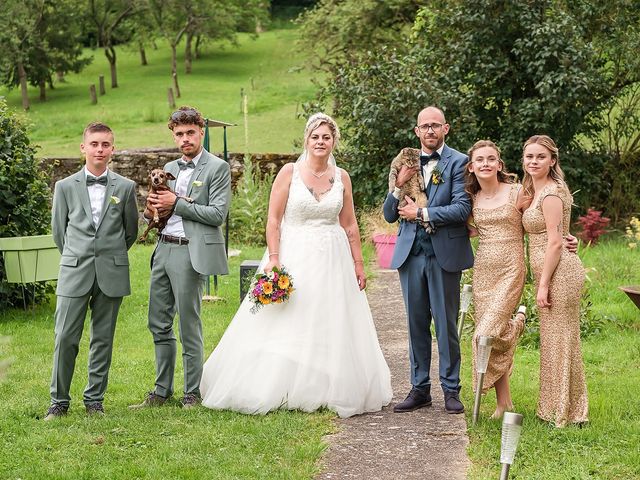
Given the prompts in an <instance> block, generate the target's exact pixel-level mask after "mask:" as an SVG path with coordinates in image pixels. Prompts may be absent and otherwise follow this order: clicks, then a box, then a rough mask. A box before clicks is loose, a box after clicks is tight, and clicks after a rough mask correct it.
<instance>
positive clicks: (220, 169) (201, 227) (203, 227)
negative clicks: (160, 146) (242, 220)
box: [164, 150, 231, 275]
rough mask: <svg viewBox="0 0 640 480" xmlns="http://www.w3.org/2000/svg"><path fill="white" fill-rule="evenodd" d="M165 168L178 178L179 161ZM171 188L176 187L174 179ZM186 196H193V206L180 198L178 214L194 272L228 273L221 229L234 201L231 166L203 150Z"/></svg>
mask: <svg viewBox="0 0 640 480" xmlns="http://www.w3.org/2000/svg"><path fill="white" fill-rule="evenodd" d="M164 169H165V171H167V172H170V173H172V174H173V176H174V177H176V178H178V173H179V172H180V167H179V166H178V160H174V161H172V162H169V163H167V164H166V165H165V166H164ZM170 186H171V188H175V180H174V181H171V182H170ZM187 197H191V198H192V199H193V203H189V202H187V201H186V200H184V199H182V198H181V199H178V202H177V203H176V209H175V213H176V214H177V215H180V216H181V217H182V224H183V226H184V233H185V235H186V237H187V238H188V239H189V256H190V258H191V264H192V266H193V269H194V270H195V271H196V272H198V273H200V274H203V275H224V274H227V273H229V266H228V264H227V252H226V250H225V248H224V235H223V232H222V228H221V226H222V224H223V223H224V222H225V220H226V218H227V213H228V212H229V203H230V201H231V169H230V168H229V164H228V163H227V162H225V161H224V160H222V159H221V158H219V157H216V156H215V155H212V154H211V153H209V152H207V151H206V150H203V151H202V156H201V157H200V160H198V164H197V165H196V168H195V171H194V172H193V175H192V177H191V183H190V184H189V187H188V189H187Z"/></svg>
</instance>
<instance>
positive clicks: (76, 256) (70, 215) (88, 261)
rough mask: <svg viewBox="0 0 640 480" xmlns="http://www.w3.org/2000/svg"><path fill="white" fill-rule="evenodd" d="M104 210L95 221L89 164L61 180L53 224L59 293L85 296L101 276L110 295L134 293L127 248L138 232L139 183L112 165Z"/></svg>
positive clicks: (54, 208)
mask: <svg viewBox="0 0 640 480" xmlns="http://www.w3.org/2000/svg"><path fill="white" fill-rule="evenodd" d="M107 175H108V181H109V183H108V184H107V191H106V194H105V196H104V204H103V206H102V216H101V217H100V220H99V222H98V226H97V227H96V226H95V225H94V223H93V219H92V216H91V202H90V201H89V192H88V190H87V186H86V177H85V173H84V169H82V170H80V171H79V172H77V173H74V174H73V175H70V176H69V177H67V178H64V179H62V180H59V181H58V182H56V185H55V190H54V194H53V210H52V215H51V228H52V231H53V239H54V241H55V243H56V245H57V246H58V250H60V253H61V254H62V257H61V259H60V273H59V275H58V286H57V289H56V294H57V295H61V296H64V297H81V296H83V295H86V294H87V293H88V292H89V290H90V289H91V288H92V287H93V283H94V280H95V279H96V278H97V280H98V286H99V287H100V290H101V291H102V292H103V293H104V294H105V295H107V296H109V297H124V296H125V295H129V294H130V293H131V287H130V283H129V257H128V254H127V251H128V250H129V248H130V247H131V246H132V245H133V244H134V242H135V241H136V237H137V234H138V207H137V204H136V184H135V182H133V181H132V180H129V179H128V178H125V177H123V176H121V175H118V174H117V173H114V172H112V171H111V170H109V172H108V174H107Z"/></svg>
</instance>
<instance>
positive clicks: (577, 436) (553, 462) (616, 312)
mask: <svg viewBox="0 0 640 480" xmlns="http://www.w3.org/2000/svg"><path fill="white" fill-rule="evenodd" d="M581 257H582V260H583V262H584V264H585V266H586V267H587V268H588V276H589V279H590V281H589V282H587V288H589V291H590V294H591V299H592V301H593V302H594V309H595V311H596V312H597V313H599V314H601V315H604V316H606V317H608V318H609V319H610V320H611V323H610V324H609V327H608V328H607V329H606V331H605V332H604V333H602V334H599V335H597V336H592V337H590V338H588V339H586V340H583V342H582V349H583V356H584V363H585V371H586V376H587V385H588V391H589V420H590V421H589V423H588V425H587V426H585V427H584V428H578V427H575V426H570V427H567V428H564V429H557V428H555V427H553V426H551V425H550V424H547V423H545V422H542V421H540V420H538V419H537V417H536V416H535V409H536V402H537V396H538V385H539V382H538V375H539V352H538V351H537V350H532V349H524V348H520V347H519V348H518V349H517V350H516V357H515V363H514V370H513V374H512V377H511V391H512V395H513V401H514V405H515V410H516V411H517V412H518V413H521V414H523V415H524V427H523V433H522V437H521V440H520V445H519V447H518V452H517V454H516V458H515V463H514V465H513V466H512V468H511V478H522V479H527V480H529V479H540V480H543V479H544V480H549V479H558V480H565V479H602V480H605V479H606V480H611V479H620V480H622V479H625V480H626V479H632V478H640V442H639V441H638V438H640V420H639V418H640V336H639V335H638V331H639V330H640V310H638V309H637V308H636V307H635V306H634V305H633V303H631V301H630V300H629V299H628V298H627V297H626V295H625V294H624V293H623V292H621V291H620V290H618V288H617V287H618V286H619V285H631V284H636V285H637V284H640V258H639V257H640V253H639V252H638V251H634V250H629V249H628V248H627V247H626V244H625V242H622V241H620V240H611V241H605V242H604V243H602V244H599V245H596V246H594V247H590V248H588V249H586V250H583V251H582V253H581ZM470 356H471V345H470V338H469V337H467V338H465V341H464V343H463V359H464V358H470ZM463 367H464V372H463V377H464V378H465V381H464V383H465V385H471V369H470V362H463ZM462 392H463V397H464V401H465V404H466V405H468V406H469V408H468V409H467V421H468V424H469V432H468V433H469V438H470V442H471V443H470V446H469V449H468V453H469V456H470V457H471V460H472V462H473V466H472V468H471V469H470V471H469V478H470V479H495V478H498V477H499V473H500V465H499V461H500V432H501V423H500V422H498V421H491V420H489V419H488V418H489V416H490V415H491V413H492V412H493V410H494V409H495V393H494V391H490V393H489V394H488V395H486V396H485V397H484V398H483V403H482V406H481V412H480V419H479V421H478V424H477V425H476V426H475V427H471V412H472V406H473V392H472V391H471V388H464V389H463V390H462Z"/></svg>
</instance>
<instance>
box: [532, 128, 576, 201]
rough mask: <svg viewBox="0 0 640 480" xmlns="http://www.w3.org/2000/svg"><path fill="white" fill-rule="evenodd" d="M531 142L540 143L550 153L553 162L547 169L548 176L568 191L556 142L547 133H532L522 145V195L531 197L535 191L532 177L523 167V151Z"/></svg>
mask: <svg viewBox="0 0 640 480" xmlns="http://www.w3.org/2000/svg"><path fill="white" fill-rule="evenodd" d="M533 143H536V144H538V145H542V146H543V147H544V148H546V149H547V150H549V153H551V158H552V159H553V160H555V162H554V164H553V165H551V168H550V169H549V177H551V178H552V179H553V180H554V181H555V182H556V183H557V184H558V185H560V186H561V187H563V188H565V189H566V190H567V191H568V190H569V187H568V186H567V183H566V182H565V181H564V172H563V171H562V169H561V168H560V154H559V150H558V147H557V146H556V142H554V141H553V139H552V138H551V137H549V136H547V135H534V136H532V137H529V139H528V140H527V141H526V142H524V145H523V146H522V169H523V170H524V176H523V178H522V190H523V193H524V196H525V197H530V198H533V195H534V193H535V192H534V188H533V179H532V178H531V175H529V174H528V173H527V170H526V168H524V151H525V150H526V148H527V147H528V146H529V145H531V144H533Z"/></svg>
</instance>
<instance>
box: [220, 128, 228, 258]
mask: <svg viewBox="0 0 640 480" xmlns="http://www.w3.org/2000/svg"><path fill="white" fill-rule="evenodd" d="M222 141H223V155H224V161H225V162H227V163H229V158H228V155H229V152H228V151H227V127H226V125H225V126H223V127H222ZM224 250H225V252H227V255H229V212H227V219H226V221H225V225H224Z"/></svg>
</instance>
